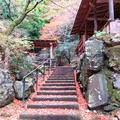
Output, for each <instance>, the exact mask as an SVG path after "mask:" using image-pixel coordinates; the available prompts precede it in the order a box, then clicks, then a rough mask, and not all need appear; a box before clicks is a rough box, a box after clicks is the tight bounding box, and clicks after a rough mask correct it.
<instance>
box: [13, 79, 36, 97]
mask: <svg viewBox="0 0 120 120" xmlns="http://www.w3.org/2000/svg"><path fill="white" fill-rule="evenodd" d="M14 89H15V97H16V98H17V99H22V98H23V83H22V81H15V83H14ZM33 91H34V88H33V82H32V80H31V79H29V80H25V93H24V95H25V96H24V97H25V98H28V97H29V96H30V94H31V93H32V92H33Z"/></svg>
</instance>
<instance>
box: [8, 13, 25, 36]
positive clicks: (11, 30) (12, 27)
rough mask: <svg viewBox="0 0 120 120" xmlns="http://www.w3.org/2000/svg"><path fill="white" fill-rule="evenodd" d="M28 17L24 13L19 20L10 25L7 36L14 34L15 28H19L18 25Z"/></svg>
mask: <svg viewBox="0 0 120 120" xmlns="http://www.w3.org/2000/svg"><path fill="white" fill-rule="evenodd" d="M26 15H27V14H25V13H24V14H22V15H21V16H20V17H19V18H17V19H16V20H14V21H13V22H12V23H11V24H10V26H9V28H8V29H7V31H6V34H7V35H10V34H11V33H12V32H13V30H14V28H15V27H16V26H18V25H19V24H20V23H21V22H22V21H23V20H24V18H25V17H26Z"/></svg>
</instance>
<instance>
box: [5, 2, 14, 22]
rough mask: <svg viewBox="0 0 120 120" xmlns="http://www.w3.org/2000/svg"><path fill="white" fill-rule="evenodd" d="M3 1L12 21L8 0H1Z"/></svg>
mask: <svg viewBox="0 0 120 120" xmlns="http://www.w3.org/2000/svg"><path fill="white" fill-rule="evenodd" d="M3 1H4V2H5V4H6V6H7V8H8V12H9V18H10V19H11V20H12V21H13V19H12V16H11V10H10V1H9V3H7V1H6V0H3Z"/></svg>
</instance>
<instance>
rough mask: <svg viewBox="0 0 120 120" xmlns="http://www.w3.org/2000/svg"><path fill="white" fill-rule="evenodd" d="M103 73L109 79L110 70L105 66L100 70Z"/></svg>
mask: <svg viewBox="0 0 120 120" xmlns="http://www.w3.org/2000/svg"><path fill="white" fill-rule="evenodd" d="M101 72H102V73H103V74H105V76H106V79H109V78H110V77H111V75H112V71H110V70H109V69H107V68H103V69H102V71H101Z"/></svg>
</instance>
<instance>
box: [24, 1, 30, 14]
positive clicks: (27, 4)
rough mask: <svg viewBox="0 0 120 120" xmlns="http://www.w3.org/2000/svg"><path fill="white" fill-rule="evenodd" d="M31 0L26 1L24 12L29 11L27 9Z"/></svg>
mask: <svg viewBox="0 0 120 120" xmlns="http://www.w3.org/2000/svg"><path fill="white" fill-rule="evenodd" d="M30 2H31V1H30V0H27V3H26V5H25V8H24V10H23V11H24V12H26V11H27V9H28V7H29V4H30Z"/></svg>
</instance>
